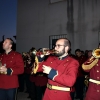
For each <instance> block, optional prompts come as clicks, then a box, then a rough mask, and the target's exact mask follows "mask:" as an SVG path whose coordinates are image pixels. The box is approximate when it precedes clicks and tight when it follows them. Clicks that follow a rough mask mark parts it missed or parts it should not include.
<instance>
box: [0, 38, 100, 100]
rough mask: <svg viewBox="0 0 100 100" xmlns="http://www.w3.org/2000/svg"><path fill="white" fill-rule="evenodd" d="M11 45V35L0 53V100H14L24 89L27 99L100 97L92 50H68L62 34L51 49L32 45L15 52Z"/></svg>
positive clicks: (69, 45)
mask: <svg viewBox="0 0 100 100" xmlns="http://www.w3.org/2000/svg"><path fill="white" fill-rule="evenodd" d="M12 45H13V41H12V39H10V38H7V39H5V41H4V43H3V49H4V50H5V52H4V53H3V54H0V62H1V66H0V94H2V95H0V100H15V98H16V96H17V95H16V94H17V92H27V93H28V94H29V96H28V97H27V98H30V100H74V99H79V100H84V98H85V100H100V95H99V90H100V86H99V84H100V82H99V76H100V74H99V65H100V64H99V63H100V61H99V59H98V58H94V57H93V54H92V53H93V51H92V50H85V51H83V50H81V49H79V48H78V49H76V50H75V54H72V53H71V43H70V41H69V40H68V39H66V38H61V39H58V40H57V41H56V44H55V46H54V51H53V53H51V52H50V51H49V50H48V51H46V52H45V53H44V50H43V48H40V49H39V50H37V51H36V49H35V48H34V47H32V48H30V49H29V51H28V52H23V53H22V54H19V53H17V52H15V51H13V50H12V49H11V48H12ZM34 51H35V53H34ZM92 57H93V58H92ZM36 59H38V61H37V62H36ZM94 59H98V60H97V62H96V64H94V65H93V66H92V68H90V64H91V63H92V62H93V61H94ZM91 60H92V61H91ZM34 70H35V72H34ZM86 77H88V79H87V80H86V79H85V78H86ZM18 82H19V85H18ZM18 86H19V87H18ZM17 89H18V90H17ZM94 89H95V90H94ZM16 91H17V92H16Z"/></svg>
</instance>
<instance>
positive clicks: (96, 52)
mask: <svg viewBox="0 0 100 100" xmlns="http://www.w3.org/2000/svg"><path fill="white" fill-rule="evenodd" d="M99 58H100V49H94V50H93V51H92V56H91V58H90V59H89V60H88V61H87V63H83V64H82V68H83V69H84V70H89V69H91V68H92V67H93V66H95V65H96V64H97V62H98V60H99Z"/></svg>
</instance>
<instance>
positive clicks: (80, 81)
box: [75, 49, 87, 100]
mask: <svg viewBox="0 0 100 100" xmlns="http://www.w3.org/2000/svg"><path fill="white" fill-rule="evenodd" d="M75 54H76V60H77V61H78V62H79V69H78V77H77V80H76V83H75V91H76V97H75V98H76V99H80V100H83V98H84V95H83V92H84V87H85V85H84V79H85V74H86V73H85V72H84V71H83V70H82V64H83V63H84V62H85V61H86V60H87V58H86V57H85V56H84V55H83V54H82V52H81V50H80V49H76V50H75ZM80 91H81V92H80Z"/></svg>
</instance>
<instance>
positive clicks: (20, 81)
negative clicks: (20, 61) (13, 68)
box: [18, 74, 25, 92]
mask: <svg viewBox="0 0 100 100" xmlns="http://www.w3.org/2000/svg"><path fill="white" fill-rule="evenodd" d="M18 79H19V91H20V92H23V91H24V83H25V82H24V74H20V75H19V76H18Z"/></svg>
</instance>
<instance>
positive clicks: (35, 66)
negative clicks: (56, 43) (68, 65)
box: [31, 48, 57, 74]
mask: <svg viewBox="0 0 100 100" xmlns="http://www.w3.org/2000/svg"><path fill="white" fill-rule="evenodd" d="M47 53H48V55H49V54H54V53H57V51H56V50H54V49H53V50H50V49H48V48H43V49H40V50H38V51H37V50H34V51H33V52H32V54H34V55H35V62H34V64H33V68H32V72H31V74H33V73H34V74H36V72H37V70H38V67H39V66H38V63H39V61H38V57H37V56H40V55H42V54H43V55H46V54H47Z"/></svg>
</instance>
